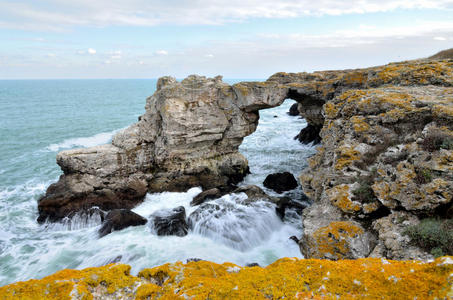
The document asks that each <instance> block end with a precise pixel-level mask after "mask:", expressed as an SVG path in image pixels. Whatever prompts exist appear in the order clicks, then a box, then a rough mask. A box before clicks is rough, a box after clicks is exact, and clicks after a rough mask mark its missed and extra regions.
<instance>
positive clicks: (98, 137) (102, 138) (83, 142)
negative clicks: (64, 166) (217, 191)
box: [46, 128, 123, 152]
mask: <svg viewBox="0 0 453 300" xmlns="http://www.w3.org/2000/svg"><path fill="white" fill-rule="evenodd" d="M122 129H123V128H122ZM122 129H116V130H113V131H110V132H101V133H98V134H95V135H93V136H89V137H78V138H70V139H66V140H64V141H63V142H61V143H58V144H50V145H49V146H47V147H46V150H48V151H53V152H57V151H60V150H62V149H70V148H74V147H83V148H86V147H93V146H98V145H102V144H107V143H109V142H110V141H111V140H112V138H113V136H114V135H115V133H117V132H118V131H120V130H122Z"/></svg>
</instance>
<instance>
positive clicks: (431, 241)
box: [404, 218, 453, 257]
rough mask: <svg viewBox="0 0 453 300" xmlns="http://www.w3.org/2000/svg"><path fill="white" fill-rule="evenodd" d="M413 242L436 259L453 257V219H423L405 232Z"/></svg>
mask: <svg viewBox="0 0 453 300" xmlns="http://www.w3.org/2000/svg"><path fill="white" fill-rule="evenodd" d="M404 233H405V234H406V235H408V236H409V237H410V238H411V241H412V242H413V243H414V244H415V245H417V246H419V247H420V248H422V249H424V250H425V251H428V252H430V253H431V254H432V255H433V256H434V257H439V256H443V255H453V219H443V220H442V219H433V218H427V219H423V220H422V221H421V222H420V223H419V224H418V225H414V226H410V227H408V228H407V229H406V230H405V232H404Z"/></svg>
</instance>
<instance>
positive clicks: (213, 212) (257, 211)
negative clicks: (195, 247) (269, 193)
mask: <svg viewBox="0 0 453 300" xmlns="http://www.w3.org/2000/svg"><path fill="white" fill-rule="evenodd" d="M274 207H275V206H274V204H273V203H271V202H270V201H268V200H266V199H265V198H257V199H249V198H248V197H247V196H246V195H244V194H242V193H233V194H231V195H228V196H225V197H222V198H219V199H216V200H213V201H210V202H205V203H203V204H201V205H200V206H198V207H197V209H196V210H194V211H193V212H192V213H191V214H190V215H189V218H188V223H189V226H190V228H191V230H192V231H193V232H194V233H196V234H200V235H203V236H206V237H209V238H211V239H213V240H215V241H218V242H220V243H223V244H225V245H227V246H229V247H232V248H234V249H238V250H244V251H245V250H248V249H251V248H253V247H256V246H257V245H259V244H261V243H262V242H263V241H264V240H266V239H268V237H269V234H271V233H272V231H273V230H274V229H275V227H276V226H279V225H280V220H279V219H278V217H277V216H276V215H275V213H274Z"/></svg>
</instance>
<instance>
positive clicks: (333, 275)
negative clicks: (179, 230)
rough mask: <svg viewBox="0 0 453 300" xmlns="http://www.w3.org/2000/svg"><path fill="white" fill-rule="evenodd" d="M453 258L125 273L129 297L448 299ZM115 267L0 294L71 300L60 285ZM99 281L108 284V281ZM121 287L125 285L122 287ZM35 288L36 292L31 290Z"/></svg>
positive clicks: (203, 264)
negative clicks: (155, 278)
mask: <svg viewBox="0 0 453 300" xmlns="http://www.w3.org/2000/svg"><path fill="white" fill-rule="evenodd" d="M337 223H340V222H337ZM340 228H342V229H343V230H347V231H348V232H349V231H350V233H351V234H356V233H358V231H357V230H355V229H350V228H348V227H347V226H346V227H345V226H342V225H339V226H338V230H340ZM331 232H332V234H334V235H335V236H336V237H337V238H339V237H340V235H341V234H342V233H341V232H340V231H336V230H335V229H333V230H331ZM452 259H453V257H442V258H438V259H436V260H435V261H433V262H430V263H423V262H419V261H387V260H381V259H377V258H366V259H357V260H341V261H329V260H319V259H296V258H282V259H280V260H278V261H276V262H274V263H273V264H271V265H269V266H268V267H266V268H260V267H251V268H243V267H239V266H236V265H234V264H231V263H224V264H221V265H220V264H216V263H212V262H207V261H199V262H190V263H187V264H182V263H180V262H178V263H175V264H166V265H163V266H161V267H156V268H153V269H148V270H147V271H145V270H144V271H143V272H141V274H142V275H144V276H145V277H147V276H148V275H150V274H154V275H156V274H159V273H160V274H164V273H166V272H170V273H172V274H171V276H170V278H173V279H172V280H171V279H167V280H166V281H164V282H162V283H161V286H159V285H156V284H153V283H149V282H148V280H151V279H152V276H150V277H148V279H145V278H144V277H142V278H137V277H134V276H130V275H126V274H123V275H122V277H124V278H127V282H128V283H127V284H129V286H128V287H129V289H130V291H131V294H130V295H128V296H127V297H128V298H129V299H184V298H186V299H187V298H190V299H283V298H285V299H294V298H296V299H307V298H309V299H337V298H345V299H346V298H360V299H364V298H365V299H382V298H385V299H387V298H388V299H390V298H391V299H413V298H418V299H434V298H437V299H445V298H448V297H451V296H452V285H453V279H452V277H451V273H452V272H453V264H452ZM111 268H119V269H122V268H129V266H125V265H115V266H113V267H112V266H106V267H99V268H90V269H86V270H82V271H73V270H64V271H61V272H58V273H56V274H54V275H52V276H49V277H46V278H44V279H41V280H30V281H27V282H21V283H16V284H11V285H8V286H5V287H2V288H0V298H2V299H13V298H14V299H70V298H71V297H72V296H74V294H72V295H70V293H71V289H70V288H66V289H59V290H54V288H55V287H57V286H58V287H60V286H61V285H62V284H61V283H62V282H68V283H69V282H76V281H79V282H82V281H83V280H84V279H83V278H85V277H86V276H87V275H88V274H96V275H98V276H99V277H102V278H104V280H106V279H108V278H109V277H110V276H111V274H110V272H109V269H111ZM149 270H153V271H149ZM120 273H121V272H120ZM114 277H115V276H114ZM115 280H116V279H115ZM135 282H141V285H140V286H139V287H138V288H137V289H134V288H133V286H134V283H135ZM93 283H94V282H93ZM97 284H98V285H99V286H102V282H99V283H97ZM121 287H123V284H120V285H119V286H117V289H120V288H121ZM32 290H33V291H34V293H33V294H32V293H30V291H32ZM46 291H54V292H52V293H46ZM87 291H91V292H90V294H87V295H86V297H85V298H86V299H88V298H90V299H91V298H92V297H93V296H94V295H95V297H96V298H98V299H102V298H105V297H106V294H103V293H102V289H101V290H94V289H90V288H89V289H87ZM134 291H135V292H134ZM75 298H76V299H83V297H75Z"/></svg>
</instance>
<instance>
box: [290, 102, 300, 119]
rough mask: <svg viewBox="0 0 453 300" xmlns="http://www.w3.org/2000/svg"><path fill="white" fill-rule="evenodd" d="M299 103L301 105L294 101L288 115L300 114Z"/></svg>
mask: <svg viewBox="0 0 453 300" xmlns="http://www.w3.org/2000/svg"><path fill="white" fill-rule="evenodd" d="M298 105H299V104H298V103H294V104H293V105H291V107H290V108H289V112H288V115H290V116H298V115H299V109H298V108H297V106H298Z"/></svg>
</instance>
